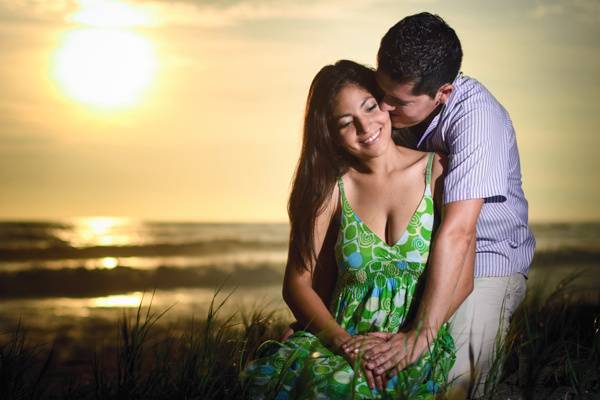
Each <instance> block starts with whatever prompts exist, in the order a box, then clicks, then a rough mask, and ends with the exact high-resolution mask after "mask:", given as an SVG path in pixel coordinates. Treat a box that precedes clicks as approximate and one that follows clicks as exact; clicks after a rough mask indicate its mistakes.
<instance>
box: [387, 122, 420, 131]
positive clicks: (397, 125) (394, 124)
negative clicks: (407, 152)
mask: <svg viewBox="0 0 600 400" xmlns="http://www.w3.org/2000/svg"><path fill="white" fill-rule="evenodd" d="M415 125H416V124H407V123H402V122H394V121H392V129H403V128H410V127H411V126H415Z"/></svg>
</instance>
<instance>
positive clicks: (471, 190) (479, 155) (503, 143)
mask: <svg viewBox="0 0 600 400" xmlns="http://www.w3.org/2000/svg"><path fill="white" fill-rule="evenodd" d="M506 120H507V116H506V115H504V113H503V109H502V108H495V107H492V108H483V109H478V110H472V111H470V112H469V113H467V114H465V115H463V116H462V117H461V118H459V119H458V120H457V121H455V122H454V125H453V126H452V127H451V129H449V130H448V132H447V137H446V143H447V146H448V168H447V172H446V177H445V179H444V204H447V203H451V202H455V201H461V200H472V199H484V200H485V201H486V202H488V203H489V202H503V201H505V200H506V195H507V190H508V174H509V166H508V160H509V155H508V153H509V148H508V143H507V142H508V135H507V128H508V127H507V125H506Z"/></svg>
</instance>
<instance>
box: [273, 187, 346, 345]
mask: <svg viewBox="0 0 600 400" xmlns="http://www.w3.org/2000/svg"><path fill="white" fill-rule="evenodd" d="M338 203H339V190H338V188H337V186H334V189H333V191H332V195H331V197H330V198H329V200H328V201H327V203H326V204H325V207H324V210H323V211H322V212H321V214H320V215H319V216H317V219H316V221H315V235H314V236H315V245H314V247H315V253H316V254H317V261H316V262H314V263H313V264H312V265H308V266H307V267H308V268H303V266H302V265H297V263H296V262H295V260H291V259H288V263H287V266H286V269H285V276H284V279H283V293H282V294H283V299H284V300H285V302H286V303H287V305H288V306H289V307H290V310H291V311H292V313H293V314H294V316H295V317H296V319H297V320H298V322H299V323H300V325H302V326H304V327H305V329H307V330H309V331H310V332H312V333H314V334H315V335H317V336H318V337H319V338H320V339H321V340H322V341H323V342H324V343H325V344H326V345H328V346H330V347H331V348H332V349H333V350H334V351H338V349H339V348H340V346H341V345H342V344H343V343H344V342H346V341H347V340H348V339H350V338H351V336H350V334H348V332H346V330H344V329H343V328H342V327H341V326H339V325H338V324H337V322H336V321H335V319H334V318H333V316H332V315H331V313H330V312H329V309H328V308H327V306H326V303H327V302H328V301H329V298H330V296H331V291H332V289H333V283H334V281H333V282H332V277H333V274H335V269H334V268H335V263H331V262H330V259H331V256H332V250H333V241H334V240H335V235H334V231H335V229H332V228H333V227H334V225H335V223H334V222H332V221H333V220H334V218H335V217H336V214H337V209H338V206H337V205H338ZM332 238H333V239H332ZM321 261H322V262H321ZM332 268H333V271H332V270H331V269H332ZM316 278H319V279H316ZM315 279H316V281H315ZM333 279H335V277H333ZM328 292H329V293H328Z"/></svg>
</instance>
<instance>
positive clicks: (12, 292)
mask: <svg viewBox="0 0 600 400" xmlns="http://www.w3.org/2000/svg"><path fill="white" fill-rule="evenodd" d="M282 279H283V266H281V265H271V264H261V265H256V266H253V267H247V266H241V265H235V266H233V268H231V269H224V268H220V267H216V266H211V267H195V268H185V269H182V268H175V267H159V268H156V269H154V270H140V269H134V268H130V267H117V268H114V269H110V270H107V269H93V270H90V269H86V268H63V269H59V270H50V269H42V268H36V269H30V270H24V271H17V272H3V273H0V298H5V299H6V298H36V297H56V296H60V297H93V296H102V295H109V294H116V293H125V292H132V291H152V290H153V289H176V288H191V287H217V286H220V285H225V286H261V285H272V284H276V283H281V282H282Z"/></svg>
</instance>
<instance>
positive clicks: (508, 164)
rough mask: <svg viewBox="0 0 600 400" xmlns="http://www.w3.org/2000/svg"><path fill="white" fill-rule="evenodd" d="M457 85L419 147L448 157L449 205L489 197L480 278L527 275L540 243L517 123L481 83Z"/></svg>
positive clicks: (461, 80) (480, 238) (481, 232)
mask: <svg viewBox="0 0 600 400" xmlns="http://www.w3.org/2000/svg"><path fill="white" fill-rule="evenodd" d="M453 86H454V91H453V92H452V94H451V96H450V98H449V99H448V101H447V102H446V104H445V106H444V107H443V109H442V111H441V112H440V113H439V114H438V115H437V116H436V117H435V118H434V119H433V120H432V122H431V124H430V125H429V127H428V128H427V130H426V131H425V133H424V135H423V136H422V137H421V139H420V140H419V143H418V148H419V149H421V150H426V151H436V152H439V153H443V154H447V155H448V168H447V170H446V177H445V179H444V204H446V203H450V202H454V201H460V200H469V199H478V198H483V199H485V202H484V205H483V207H482V209H481V214H480V216H479V220H478V221H477V247H476V259H475V277H476V278H477V277H489V276H509V275H512V274H513V273H516V272H520V273H523V274H525V275H527V271H528V270H529V265H530V264H531V259H532V258H533V252H534V250H535V239H534V237H533V234H532V232H531V230H530V229H529V226H528V217H527V200H526V199H525V195H524V194H523V189H522V184H521V166H520V162H519V151H518V149H517V142H516V138H515V131H514V128H513V125H512V121H511V120H510V117H509V115H508V113H507V112H506V110H505V109H504V108H503V107H502V105H500V103H499V102H498V101H497V100H496V99H495V98H494V97H493V96H492V94H491V93H490V92H489V91H488V90H487V89H486V88H485V87H484V86H483V85H482V84H481V83H479V82H477V81H476V80H474V79H471V78H469V77H466V76H464V75H462V74H459V75H458V76H457V77H456V79H455V80H454V82H453Z"/></svg>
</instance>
